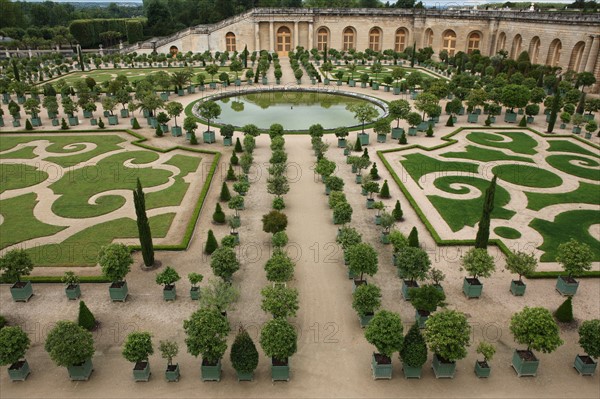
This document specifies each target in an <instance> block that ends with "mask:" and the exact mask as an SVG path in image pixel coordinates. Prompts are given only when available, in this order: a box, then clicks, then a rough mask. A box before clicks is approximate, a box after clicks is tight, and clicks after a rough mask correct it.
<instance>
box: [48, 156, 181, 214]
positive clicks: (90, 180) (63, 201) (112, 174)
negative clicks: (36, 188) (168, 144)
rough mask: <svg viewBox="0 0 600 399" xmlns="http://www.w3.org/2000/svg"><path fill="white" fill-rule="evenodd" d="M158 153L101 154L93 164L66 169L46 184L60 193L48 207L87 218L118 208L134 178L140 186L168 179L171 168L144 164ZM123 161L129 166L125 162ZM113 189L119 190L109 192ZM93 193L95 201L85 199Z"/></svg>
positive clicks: (129, 193)
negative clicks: (102, 155) (129, 164)
mask: <svg viewBox="0 0 600 399" xmlns="http://www.w3.org/2000/svg"><path fill="white" fill-rule="evenodd" d="M158 157H159V156H158V154H157V153H155V152H150V151H128V152H124V153H119V154H115V155H111V156H109V157H107V158H104V159H102V160H101V161H100V162H98V164H96V165H88V166H86V167H83V168H79V169H73V170H69V171H68V172H67V173H66V175H65V176H64V177H62V178H61V179H60V180H58V181H57V182H56V183H53V184H52V185H50V188H51V189H52V190H53V191H54V192H55V193H56V194H59V195H61V197H60V198H58V199H57V200H56V201H55V202H54V204H53V205H52V211H53V212H54V213H55V214H57V215H58V216H62V217H68V218H89V217H94V216H99V215H103V214H106V213H110V212H112V211H114V210H116V209H119V208H120V207H121V206H123V204H124V203H125V198H124V195H125V193H126V194H127V195H132V194H131V190H132V189H133V188H135V185H136V182H137V179H138V178H139V179H140V180H141V181H143V182H144V187H153V186H158V185H161V184H165V183H167V182H168V180H169V177H171V172H169V171H167V170H161V169H155V168H152V167H150V166H145V165H144V164H148V163H151V162H154V161H156V160H157V159H158ZM127 161H129V162H130V163H131V167H128V166H126V162H127ZM135 166H137V167H135ZM115 190H123V191H121V192H116V193H110V192H111V191H115ZM104 192H108V193H106V194H104ZM96 194H100V195H99V196H98V197H96V200H95V202H93V203H89V202H88V201H90V199H91V198H92V197H93V196H95V195H96Z"/></svg>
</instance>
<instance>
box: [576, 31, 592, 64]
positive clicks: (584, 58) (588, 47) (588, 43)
mask: <svg viewBox="0 0 600 399" xmlns="http://www.w3.org/2000/svg"><path fill="white" fill-rule="evenodd" d="M593 41H594V36H593V35H590V36H588V38H587V40H586V41H585V47H584V49H583V55H582V57H581V62H580V63H579V70H577V71H575V72H583V71H585V66H586V65H587V62H588V58H589V57H590V51H591V49H592V43H593Z"/></svg>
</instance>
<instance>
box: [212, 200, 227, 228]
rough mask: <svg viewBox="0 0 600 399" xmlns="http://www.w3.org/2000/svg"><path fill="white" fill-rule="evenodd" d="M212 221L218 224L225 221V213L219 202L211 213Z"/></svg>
mask: <svg viewBox="0 0 600 399" xmlns="http://www.w3.org/2000/svg"><path fill="white" fill-rule="evenodd" d="M213 221H214V222H215V223H219V224H222V223H225V213H224V212H223V210H222V209H221V204H219V203H217V206H216V207H215V213H213Z"/></svg>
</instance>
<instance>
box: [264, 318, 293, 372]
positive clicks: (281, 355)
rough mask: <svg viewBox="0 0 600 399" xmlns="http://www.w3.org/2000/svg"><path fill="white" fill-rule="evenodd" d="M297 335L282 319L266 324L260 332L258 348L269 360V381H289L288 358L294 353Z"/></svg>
mask: <svg viewBox="0 0 600 399" xmlns="http://www.w3.org/2000/svg"><path fill="white" fill-rule="evenodd" d="M297 341H298V334H297V333H296V330H295V329H294V327H293V326H292V325H291V324H290V323H289V322H288V321H287V320H285V319H284V318H275V319H273V320H271V321H269V322H267V323H266V324H265V325H264V326H263V328H262V330H261V332H260V346H261V347H262V348H263V350H264V351H265V354H266V355H267V356H269V357H270V358H271V380H273V381H289V380H290V362H289V358H290V357H291V356H292V355H293V354H294V353H296V350H297Z"/></svg>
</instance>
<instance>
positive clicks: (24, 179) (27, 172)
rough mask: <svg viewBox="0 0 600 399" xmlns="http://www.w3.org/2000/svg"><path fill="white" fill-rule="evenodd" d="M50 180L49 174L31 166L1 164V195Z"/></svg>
mask: <svg viewBox="0 0 600 399" xmlns="http://www.w3.org/2000/svg"><path fill="white" fill-rule="evenodd" d="M46 179H48V173H46V172H44V171H43V170H39V169H38V168H36V167H34V166H30V165H23V164H0V194H1V193H3V192H5V191H7V190H16V189H19V188H25V187H31V186H35V185H36V184H39V183H41V182H43V181H45V180H46Z"/></svg>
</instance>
